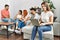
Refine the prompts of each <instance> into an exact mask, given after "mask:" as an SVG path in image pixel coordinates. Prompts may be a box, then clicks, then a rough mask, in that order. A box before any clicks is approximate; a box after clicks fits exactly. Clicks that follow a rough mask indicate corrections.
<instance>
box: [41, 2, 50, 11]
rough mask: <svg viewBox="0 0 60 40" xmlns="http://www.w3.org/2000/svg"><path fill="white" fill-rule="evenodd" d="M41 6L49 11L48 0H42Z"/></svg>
mask: <svg viewBox="0 0 60 40" xmlns="http://www.w3.org/2000/svg"><path fill="white" fill-rule="evenodd" d="M41 6H42V8H43V11H50V7H49V5H48V2H42V3H41Z"/></svg>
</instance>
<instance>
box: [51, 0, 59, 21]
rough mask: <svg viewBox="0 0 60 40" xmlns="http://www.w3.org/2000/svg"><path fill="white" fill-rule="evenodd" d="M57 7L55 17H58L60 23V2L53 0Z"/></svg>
mask: <svg viewBox="0 0 60 40" xmlns="http://www.w3.org/2000/svg"><path fill="white" fill-rule="evenodd" d="M51 1H52V2H53V3H54V6H55V7H56V10H55V15H56V16H57V17H58V21H60V0H51Z"/></svg>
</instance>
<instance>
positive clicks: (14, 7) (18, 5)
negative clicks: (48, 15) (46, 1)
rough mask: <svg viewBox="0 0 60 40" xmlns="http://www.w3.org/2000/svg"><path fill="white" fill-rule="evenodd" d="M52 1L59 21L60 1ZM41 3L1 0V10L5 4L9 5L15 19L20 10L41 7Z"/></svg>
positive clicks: (27, 0) (40, 0) (22, 0)
mask: <svg viewBox="0 0 60 40" xmlns="http://www.w3.org/2000/svg"><path fill="white" fill-rule="evenodd" d="M52 1H53V3H54V5H55V7H56V10H55V15H56V16H57V17H58V20H60V0H58V1H57V0H52ZM41 2H42V0H0V10H1V9H2V8H3V7H4V4H9V5H10V13H11V17H12V18H13V17H14V16H15V14H17V12H18V10H19V9H22V10H23V9H27V10H29V8H30V7H32V6H39V7H41V5H40V4H41Z"/></svg>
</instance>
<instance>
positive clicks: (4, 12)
mask: <svg viewBox="0 0 60 40" xmlns="http://www.w3.org/2000/svg"><path fill="white" fill-rule="evenodd" d="M1 18H2V19H6V18H7V19H8V18H10V13H9V5H7V4H6V5H5V8H4V9H3V10H1Z"/></svg>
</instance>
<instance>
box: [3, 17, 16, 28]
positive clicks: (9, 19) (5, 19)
mask: <svg viewBox="0 0 60 40" xmlns="http://www.w3.org/2000/svg"><path fill="white" fill-rule="evenodd" d="M16 21H17V20H13V19H11V18H3V19H2V22H14V23H16ZM9 28H11V25H9Z"/></svg>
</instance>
